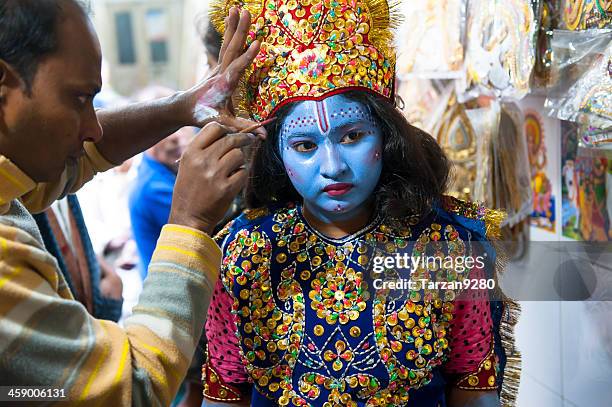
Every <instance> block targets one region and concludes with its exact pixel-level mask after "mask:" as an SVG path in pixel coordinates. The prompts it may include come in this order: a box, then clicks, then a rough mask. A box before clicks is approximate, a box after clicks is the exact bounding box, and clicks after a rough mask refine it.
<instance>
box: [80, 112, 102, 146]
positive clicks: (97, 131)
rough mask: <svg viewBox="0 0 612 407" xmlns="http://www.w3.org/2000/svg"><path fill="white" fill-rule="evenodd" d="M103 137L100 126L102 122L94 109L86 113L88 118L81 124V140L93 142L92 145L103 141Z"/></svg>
mask: <svg viewBox="0 0 612 407" xmlns="http://www.w3.org/2000/svg"><path fill="white" fill-rule="evenodd" d="M102 135H103V131H102V126H101V125H100V121H99V120H98V115H97V114H96V112H95V110H94V109H93V107H92V108H91V109H89V111H88V112H87V113H86V116H85V117H84V118H83V121H82V122H81V139H82V140H83V141H91V142H92V143H97V142H98V141H100V140H102Z"/></svg>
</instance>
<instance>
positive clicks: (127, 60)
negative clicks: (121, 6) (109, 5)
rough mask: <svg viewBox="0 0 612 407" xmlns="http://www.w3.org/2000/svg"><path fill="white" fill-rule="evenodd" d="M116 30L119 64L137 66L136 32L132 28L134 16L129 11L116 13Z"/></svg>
mask: <svg viewBox="0 0 612 407" xmlns="http://www.w3.org/2000/svg"><path fill="white" fill-rule="evenodd" d="M115 30H116V38H117V50H118V54H119V63H120V64H123V65H131V64H135V63H136V49H135V46H134V32H133V31H134V30H133V28H132V14H131V13H130V12H129V11H121V12H118V13H115Z"/></svg>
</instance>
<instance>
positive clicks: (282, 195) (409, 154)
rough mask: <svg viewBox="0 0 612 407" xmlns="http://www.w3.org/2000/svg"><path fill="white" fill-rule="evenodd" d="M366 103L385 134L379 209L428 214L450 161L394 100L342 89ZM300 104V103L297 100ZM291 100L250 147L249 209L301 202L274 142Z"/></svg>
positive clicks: (377, 193)
mask: <svg viewBox="0 0 612 407" xmlns="http://www.w3.org/2000/svg"><path fill="white" fill-rule="evenodd" d="M344 95H345V96H346V97H348V98H349V99H351V100H354V101H358V102H361V103H363V104H365V105H367V106H368V107H369V108H370V111H371V112H372V114H373V116H374V118H375V120H376V122H377V123H378V125H379V126H380V128H381V130H382V134H383V152H382V160H383V169H382V173H381V176H380V180H379V181H378V185H377V187H376V189H375V191H374V193H373V194H374V196H375V197H376V203H377V208H378V210H380V211H381V212H382V213H383V214H384V215H386V216H388V217H390V218H396V219H397V218H403V217H405V216H410V215H417V216H422V215H425V214H427V213H428V212H429V211H430V210H431V209H432V206H433V205H434V204H435V203H436V202H438V200H439V199H440V198H441V196H442V194H443V193H444V192H445V190H446V188H447V184H448V181H449V172H450V163H449V161H448V159H447V158H446V156H445V154H444V152H443V151H442V149H441V148H440V146H439V145H438V143H436V141H435V139H434V138H433V137H432V136H430V135H429V134H427V133H425V132H424V131H422V130H420V129H418V128H416V127H414V126H411V125H410V124H409V123H408V121H407V120H406V118H405V117H404V115H403V114H402V112H401V111H400V110H399V109H397V108H396V107H395V106H394V105H393V104H391V103H390V102H388V101H387V100H386V99H383V98H382V97H380V96H376V95H374V94H372V93H370V92H364V91H350V92H347V93H344ZM298 103H299V102H298ZM294 104H295V102H294V103H289V104H287V105H285V106H283V107H281V108H280V109H279V110H278V112H277V113H276V117H277V120H275V121H274V122H272V123H271V124H269V125H268V126H266V130H267V132H268V137H267V139H266V140H265V141H259V142H258V144H256V145H255V146H254V150H253V154H252V157H251V158H252V160H251V166H250V174H249V182H248V184H247V188H246V192H245V195H246V197H245V198H246V202H247V206H248V207H250V208H256V207H260V206H268V205H278V204H284V203H287V202H300V201H301V200H302V197H301V196H300V195H299V194H298V192H297V191H296V190H295V188H294V187H293V185H292V183H291V180H290V179H289V177H288V175H287V172H286V171H285V167H284V165H283V161H282V158H281V155H280V151H279V146H278V144H279V143H278V136H279V134H280V128H281V126H282V123H283V121H284V118H285V117H287V115H288V114H289V113H290V112H291V109H292V105H294Z"/></svg>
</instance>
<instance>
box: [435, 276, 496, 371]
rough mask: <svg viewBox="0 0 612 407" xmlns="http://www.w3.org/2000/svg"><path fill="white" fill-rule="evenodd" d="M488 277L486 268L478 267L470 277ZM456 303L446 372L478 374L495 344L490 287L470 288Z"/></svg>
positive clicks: (451, 325) (445, 367)
mask: <svg viewBox="0 0 612 407" xmlns="http://www.w3.org/2000/svg"><path fill="white" fill-rule="evenodd" d="M484 278H485V273H484V270H483V269H482V268H475V269H473V270H472V272H471V273H470V279H484ZM454 306H455V308H454V312H453V319H452V321H451V324H450V339H449V345H450V355H449V358H448V362H447V363H446V364H445V366H444V372H445V373H448V374H465V373H475V372H477V371H478V366H479V364H480V363H481V362H482V361H483V360H485V359H486V357H487V355H488V353H489V351H490V350H491V347H492V345H493V344H492V335H491V334H492V330H493V321H492V319H491V308H490V307H489V296H488V290H486V289H484V290H476V289H474V290H472V289H469V290H466V291H464V292H462V293H461V294H460V295H459V297H458V298H457V300H456V301H455V303H454Z"/></svg>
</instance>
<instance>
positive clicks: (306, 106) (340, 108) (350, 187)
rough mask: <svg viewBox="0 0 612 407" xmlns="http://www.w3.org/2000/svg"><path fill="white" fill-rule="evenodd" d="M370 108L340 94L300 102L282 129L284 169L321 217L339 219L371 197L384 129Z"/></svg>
mask: <svg viewBox="0 0 612 407" xmlns="http://www.w3.org/2000/svg"><path fill="white" fill-rule="evenodd" d="M379 127H380V126H378V125H377V123H376V122H375V121H374V119H373V118H372V115H371V114H370V111H369V109H368V107H367V106H366V105H364V104H362V103H359V102H355V101H352V100H350V99H348V98H346V97H345V96H343V95H334V96H330V97H328V98H326V99H324V100H322V101H319V102H315V101H303V102H299V103H298V104H297V105H296V106H295V107H294V108H293V110H292V111H291V113H290V114H289V115H288V116H287V117H286V119H285V121H284V122H283V124H282V127H281V134H280V137H279V148H280V151H281V156H282V159H283V163H284V165H285V169H286V171H287V174H288V176H289V178H290V179H291V182H292V184H293V186H294V187H295V189H296V190H297V191H298V193H299V194H300V195H301V196H302V197H303V198H304V203H305V205H308V208H309V209H310V210H311V211H313V213H314V214H315V215H318V217H319V218H320V219H328V220H343V219H345V218H346V217H348V216H350V214H351V213H353V211H354V210H356V209H358V208H359V207H360V206H361V205H363V204H364V203H365V202H366V201H367V200H368V199H369V198H371V197H372V194H373V192H374V189H375V188H376V185H377V184H378V180H379V178H380V174H381V171H382V139H383V138H382V133H381V131H380V128H379Z"/></svg>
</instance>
